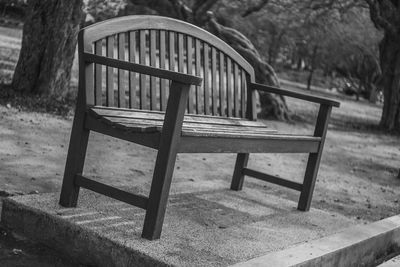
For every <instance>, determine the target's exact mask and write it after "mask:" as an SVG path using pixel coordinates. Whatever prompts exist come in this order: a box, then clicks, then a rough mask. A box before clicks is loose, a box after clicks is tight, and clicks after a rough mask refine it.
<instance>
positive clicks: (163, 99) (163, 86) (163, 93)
mask: <svg viewBox="0 0 400 267" xmlns="http://www.w3.org/2000/svg"><path fill="white" fill-rule="evenodd" d="M166 57H167V53H166V32H165V31H160V68H161V69H166V65H165V62H166ZM166 108H167V80H166V79H160V110H163V111H165V109H166Z"/></svg>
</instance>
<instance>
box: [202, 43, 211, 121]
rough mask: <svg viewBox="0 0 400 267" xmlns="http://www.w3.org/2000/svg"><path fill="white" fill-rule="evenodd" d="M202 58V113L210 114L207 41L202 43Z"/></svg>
mask: <svg viewBox="0 0 400 267" xmlns="http://www.w3.org/2000/svg"><path fill="white" fill-rule="evenodd" d="M203 59H204V62H203V73H204V76H203V77H204V82H203V89H204V114H206V115H208V114H210V80H209V75H210V74H209V73H210V66H209V62H210V56H209V46H208V44H207V43H204V49H203Z"/></svg>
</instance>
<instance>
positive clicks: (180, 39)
mask: <svg viewBox="0 0 400 267" xmlns="http://www.w3.org/2000/svg"><path fill="white" fill-rule="evenodd" d="M183 42H184V40H183V34H182V33H178V71H179V72H185V66H184V63H183V62H184V60H185V58H184V50H183V49H184V48H183Z"/></svg>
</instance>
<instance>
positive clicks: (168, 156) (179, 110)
mask: <svg viewBox="0 0 400 267" xmlns="http://www.w3.org/2000/svg"><path fill="white" fill-rule="evenodd" d="M189 90H190V85H188V84H180V83H176V82H173V83H172V84H171V91H170V96H169V98H168V104H167V111H166V112H165V120H164V124H163V132H162V135H161V139H160V146H159V148H158V153H157V159H156V163H155V168H154V173H153V180H152V182H151V188H150V194H149V203H148V206H147V211H146V216H145V219H144V225H143V231H142V237H144V238H147V239H150V240H154V239H158V238H160V235H161V230H162V225H163V221H164V215H165V210H166V207H167V202H168V196H169V189H170V187H171V181H172V174H173V171H174V166H175V160H176V154H177V152H178V145H179V140H180V135H181V128H182V122H183V117H184V114H185V108H186V105H187V98H188V94H189Z"/></svg>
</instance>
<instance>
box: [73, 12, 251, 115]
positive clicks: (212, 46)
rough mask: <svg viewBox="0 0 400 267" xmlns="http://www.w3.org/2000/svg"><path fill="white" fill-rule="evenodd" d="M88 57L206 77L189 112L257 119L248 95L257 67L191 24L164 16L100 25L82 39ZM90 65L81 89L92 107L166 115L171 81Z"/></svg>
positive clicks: (194, 91) (195, 90)
mask: <svg viewBox="0 0 400 267" xmlns="http://www.w3.org/2000/svg"><path fill="white" fill-rule="evenodd" d="M83 52H86V53H94V54H97V55H101V56H106V57H109V58H115V59H119V60H124V61H130V62H135V63H139V64H144V65H148V66H153V67H157V68H162V69H167V70H174V71H178V72H182V73H187V74H192V75H196V76H200V77H202V78H203V84H202V85H201V86H192V88H191V89H190V93H189V101H188V106H187V112H188V113H197V114H206V115H215V116H229V117H247V118H250V119H253V118H254V112H253V111H254V109H253V108H251V107H250V106H253V103H252V98H253V97H252V96H251V94H249V93H248V92H247V87H248V86H247V83H249V82H253V81H254V70H253V68H252V67H251V65H250V64H249V63H248V62H247V61H246V60H245V59H243V57H242V56H240V55H239V54H238V53H237V52H236V51H235V50H234V49H233V48H231V47H230V46H229V45H228V44H226V43H225V42H224V41H222V40H221V39H219V38H217V37H216V36H214V35H212V34H210V33H209V32H207V31H205V30H203V29H201V28H199V27H196V26H194V25H191V24H189V23H186V22H183V21H179V20H175V19H171V18H166V17H160V16H127V17H119V18H115V19H112V20H108V21H104V22H100V23H96V24H94V25H91V26H89V27H86V28H85V29H83V30H82V31H81V32H80V34H79V55H80V56H81V55H82V53H83ZM80 64H85V63H84V62H83V61H82V60H81V61H80ZM85 65H86V66H85V68H84V69H85V71H83V70H82V71H81V72H80V75H82V76H81V77H80V79H81V78H83V80H85V81H86V82H85V83H81V84H80V86H85V89H84V91H85V92H86V96H85V99H86V104H87V105H100V106H110V107H121V108H138V109H144V110H161V111H163V110H165V108H166V103H167V98H168V89H169V84H170V83H169V81H167V80H165V79H159V78H156V77H149V76H147V75H141V74H138V73H132V72H127V71H125V70H119V69H114V68H112V67H107V66H103V65H99V64H85ZM82 67H83V66H82V65H81V66H80V68H82ZM82 69H83V68H82Z"/></svg>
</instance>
